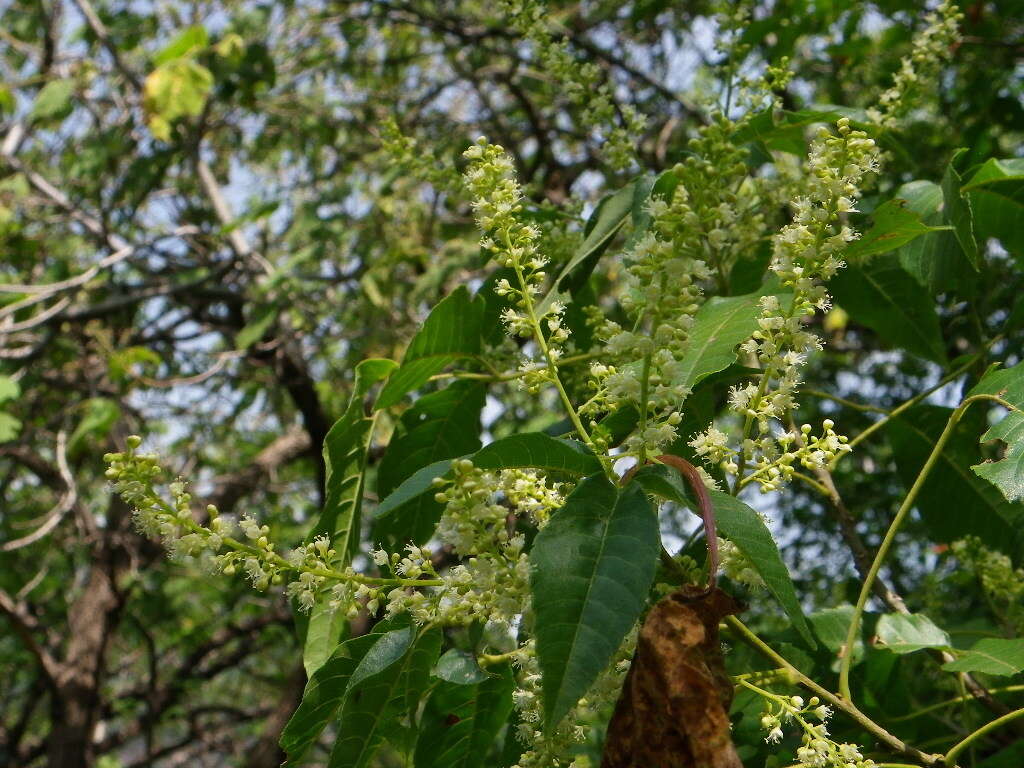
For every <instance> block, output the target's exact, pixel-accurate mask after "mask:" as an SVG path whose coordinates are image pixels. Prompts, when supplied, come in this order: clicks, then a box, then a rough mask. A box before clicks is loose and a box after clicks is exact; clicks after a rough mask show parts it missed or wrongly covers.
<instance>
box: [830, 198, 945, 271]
mask: <svg viewBox="0 0 1024 768" xmlns="http://www.w3.org/2000/svg"><path fill="white" fill-rule="evenodd" d="M944 229H946V228H945V227H930V226H928V225H927V224H925V223H924V222H923V221H922V220H921V214H919V213H917V212H916V211H914V210H913V209H912V208H911V207H910V206H909V204H908V203H907V201H906V200H899V199H897V200H889V201H888V202H886V203H883V204H882V205H880V206H878V208H876V209H875V211H874V213H873V214H872V224H871V229H869V230H868V231H867V232H866V233H865V234H864V236H863V237H861V238H860V239H859V240H857V241H856V242H854V243H853V244H852V245H851V246H850V247H849V248H847V249H846V256H847V258H848V259H849V260H850V261H853V260H855V259H862V258H864V257H866V256H873V255H875V254H878V253H888V252H889V251H894V250H896V249H897V248H899V247H901V246H903V245H906V244H907V243H909V242H911V241H912V240H915V239H917V238H918V237H920V236H921V235H926V234H928V233H929V232H936V231H941V230H944Z"/></svg>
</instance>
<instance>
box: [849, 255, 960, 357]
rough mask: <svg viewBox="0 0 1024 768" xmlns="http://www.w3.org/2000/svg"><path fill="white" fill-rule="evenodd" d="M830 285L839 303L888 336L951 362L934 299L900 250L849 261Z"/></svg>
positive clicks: (921, 353) (896, 343) (913, 349)
mask: <svg viewBox="0 0 1024 768" xmlns="http://www.w3.org/2000/svg"><path fill="white" fill-rule="evenodd" d="M829 287H830V289H831V290H832V293H833V294H834V296H835V300H836V303H837V304H838V305H840V306H841V307H842V308H843V309H844V310H846V311H847V312H848V313H849V314H850V316H851V317H852V318H853V319H854V320H856V321H857V322H859V323H862V324H863V325H866V326H867V327H868V328H871V329H872V330H874V331H875V332H876V333H878V335H879V336H880V337H881V338H882V339H884V340H885V341H887V342H890V343H892V344H893V345H894V346H898V347H903V348H904V349H906V350H907V351H909V352H912V353H914V354H915V355H919V356H921V357H923V358H925V359H927V360H933V361H935V362H937V363H940V364H944V363H945V362H946V351H945V344H944V343H943V341H942V330H941V328H940V327H939V317H938V315H937V314H936V312H935V302H934V301H932V298H931V296H929V295H928V294H927V293H925V292H924V291H922V290H921V286H920V285H918V283H917V281H916V280H914V278H912V277H911V276H910V275H909V274H908V273H907V272H906V271H905V270H904V269H903V268H902V267H901V266H900V263H899V259H898V258H897V256H896V255H895V254H885V255H882V256H878V257H876V258H874V259H871V260H870V261H869V262H866V263H864V264H850V265H849V266H848V267H847V268H846V269H843V270H841V271H840V272H839V273H838V274H837V275H836V276H835V277H833V278H832V280H831V282H830V283H829Z"/></svg>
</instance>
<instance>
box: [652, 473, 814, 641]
mask: <svg viewBox="0 0 1024 768" xmlns="http://www.w3.org/2000/svg"><path fill="white" fill-rule="evenodd" d="M635 480H636V482H638V483H639V484H640V485H641V486H643V488H644V490H646V491H647V492H648V493H653V494H655V495H657V496H660V497H661V498H663V499H667V500H668V501H673V502H675V503H677V504H682V505H684V506H687V507H689V508H690V509H691V510H696V509H697V507H696V502H695V501H694V499H693V497H692V495H691V493H690V489H689V488H688V487H687V486H686V485H685V484H684V483H683V481H682V479H681V478H680V477H679V473H678V472H676V471H675V470H673V469H671V468H670V467H666V466H665V465H663V464H652V465H649V466H646V467H642V468H641V469H640V470H639V471H638V472H637V473H636V475H635ZM708 493H709V494H710V496H711V503H712V504H713V505H714V508H715V523H716V526H717V528H718V534H719V535H720V536H722V537H723V538H725V539H728V540H729V541H731V542H732V543H733V544H735V545H736V548H737V549H739V551H740V552H742V553H743V554H744V555H745V556H746V557H747V559H748V560H749V561H750V564H751V565H752V566H753V567H754V570H756V571H757V573H758V575H759V576H760V577H761V578H762V579H763V580H764V584H765V587H766V588H767V589H768V591H769V592H770V593H771V594H772V596H773V597H774V598H775V599H776V600H778V601H779V604H780V605H781V606H782V608H783V610H785V612H786V615H787V616H789V620H790V621H791V622H793V626H794V627H795V628H796V630H797V631H798V632H799V633H800V635H801V637H803V638H804V640H806V641H807V642H808V643H809V644H810V645H811V647H814V645H815V643H814V638H813V636H812V635H811V630H810V627H809V626H808V624H807V619H806V618H805V617H804V613H803V610H802V609H801V607H800V600H799V598H798V597H797V594H796V589H795V588H794V587H793V580H792V579H791V578H790V575H789V569H788V568H786V564H785V563H784V562H783V560H782V555H781V554H780V553H779V548H778V547H777V546H776V545H775V539H774V538H772V534H771V531H769V530H768V526H767V525H765V524H764V520H763V519H762V518H761V516H760V515H759V514H758V513H757V512H756V511H755V510H753V509H751V508H750V507H748V506H747V505H746V504H744V503H743V502H742V501H740V500H739V499H737V498H736V497H735V496H732V495H731V494H728V493H723V492H722V491H716V490H714V489H709V491H708Z"/></svg>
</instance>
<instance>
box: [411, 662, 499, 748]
mask: <svg viewBox="0 0 1024 768" xmlns="http://www.w3.org/2000/svg"><path fill="white" fill-rule="evenodd" d="M514 687H515V681H514V679H513V677H512V670H511V668H510V667H509V666H508V665H505V666H504V667H503V668H502V669H501V670H500V673H499V674H497V675H494V676H492V677H487V678H485V679H484V680H483V681H482V682H480V683H479V684H477V685H458V684H453V683H442V684H441V685H439V686H438V687H437V688H435V689H434V692H433V693H432V694H431V696H430V698H429V699H428V700H427V706H426V708H425V709H424V711H423V718H422V720H421V722H420V727H419V738H418V739H417V741H416V753H415V758H414V763H413V764H414V765H415V767H416V768H484V766H485V765H490V763H489V762H488V757H489V753H490V751H491V748H492V747H493V745H494V741H495V739H496V737H497V735H498V732H499V731H500V730H501V728H502V726H503V725H504V724H505V721H506V720H507V719H508V716H509V714H510V713H511V712H512V690H513V688H514ZM506 738H514V736H512V735H511V734H510V735H509V736H507V737H506Z"/></svg>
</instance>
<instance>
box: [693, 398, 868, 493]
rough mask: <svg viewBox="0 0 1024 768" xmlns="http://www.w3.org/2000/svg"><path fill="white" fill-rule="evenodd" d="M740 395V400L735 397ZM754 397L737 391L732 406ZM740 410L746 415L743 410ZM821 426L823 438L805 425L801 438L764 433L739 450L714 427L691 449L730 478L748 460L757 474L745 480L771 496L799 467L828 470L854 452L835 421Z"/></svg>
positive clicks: (799, 435) (791, 434)
mask: <svg viewBox="0 0 1024 768" xmlns="http://www.w3.org/2000/svg"><path fill="white" fill-rule="evenodd" d="M737 391H738V392H739V393H740V397H738V398H737V397H735V395H736V393H737ZM750 394H751V393H750V391H749V389H748V388H741V389H739V390H737V389H736V388H734V389H733V392H732V393H730V403H735V402H741V401H742V400H743V399H744V398H745V397H748V396H750ZM734 407H736V406H734ZM736 410H738V411H739V412H740V413H745V412H746V411H744V410H743V409H742V407H736ZM748 415H749V413H748ZM821 426H822V433H821V435H820V436H815V435H811V431H812V427H811V425H810V424H804V425H803V426H801V427H800V433H799V434H797V433H795V432H793V431H791V430H789V431H786V432H782V433H781V434H778V435H774V434H767V433H763V434H762V435H761V436H760V437H759V438H757V439H754V438H749V437H748V438H746V439H745V440H744V441H743V444H742V445H741V447H740V449H739V450H737V449H735V448H732V447H731V446H730V445H729V438H728V436H727V435H726V434H725V433H724V432H722V431H721V430H720V429H718V428H717V427H715V426H711V427H709V428H708V429H707V430H706V431H704V432H702V433H700V434H699V435H697V436H696V437H695V438H694V439H693V440H691V441H690V446H691V447H693V449H694V451H696V453H697V455H698V456H701V457H703V458H706V459H707V460H708V461H710V462H712V463H715V464H720V465H721V466H722V468H723V469H724V470H725V471H726V472H728V473H730V474H736V473H737V472H739V464H738V463H737V461H738V460H741V459H742V460H745V461H746V466H747V467H749V468H750V469H752V470H753V471H752V472H751V474H750V475H749V476H748V477H747V478H745V480H746V482H750V481H756V482H757V483H758V485H760V486H761V491H762V492H763V493H768V492H769V491H776V490H778V489H779V488H781V487H782V486H783V485H784V484H786V483H788V482H789V481H790V480H792V479H793V474H794V472H796V465H797V464H799V465H801V466H803V467H804V468H805V469H810V470H816V469H825V468H826V467H827V466H828V465H829V464H830V463H831V461H832V460H833V459H834V458H835V457H836V456H838V455H840V454H842V453H847V452H849V451H850V450H851V449H850V446H849V445H848V440H847V437H846V436H845V435H840V434H837V433H836V431H835V428H834V427H835V423H834V422H833V421H832V420H831V419H825V420H824V421H823V422H822V425H821Z"/></svg>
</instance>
